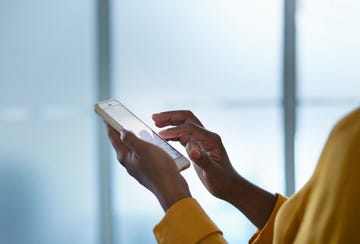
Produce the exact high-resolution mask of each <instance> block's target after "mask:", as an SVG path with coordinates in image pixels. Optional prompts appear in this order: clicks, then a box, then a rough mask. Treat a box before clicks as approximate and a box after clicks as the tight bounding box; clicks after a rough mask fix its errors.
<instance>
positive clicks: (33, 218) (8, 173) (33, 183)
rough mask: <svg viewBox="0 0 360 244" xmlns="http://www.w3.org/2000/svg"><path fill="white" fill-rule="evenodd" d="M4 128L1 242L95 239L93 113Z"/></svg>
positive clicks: (0, 170) (0, 151)
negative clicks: (91, 115)
mask: <svg viewBox="0 0 360 244" xmlns="http://www.w3.org/2000/svg"><path fill="white" fill-rule="evenodd" d="M0 128H1V129H0V134H1V138H2V140H0V227H1V228H0V242H1V243H14V244H20V243H44V244H45V243H59V244H60V243H96V240H97V233H98V232H97V227H98V226H97V224H96V223H97V201H96V197H97V194H96V189H97V186H96V184H95V179H96V177H95V176H96V172H95V169H96V168H95V165H96V161H95V160H96V153H95V151H94V149H95V145H94V141H95V138H94V133H92V132H93V131H94V124H93V120H92V119H91V117H90V116H88V117H83V118H73V119H63V120H36V119H35V120H26V121H17V122H0ZM5 138H6V139H5Z"/></svg>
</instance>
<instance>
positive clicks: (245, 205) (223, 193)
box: [153, 111, 276, 229]
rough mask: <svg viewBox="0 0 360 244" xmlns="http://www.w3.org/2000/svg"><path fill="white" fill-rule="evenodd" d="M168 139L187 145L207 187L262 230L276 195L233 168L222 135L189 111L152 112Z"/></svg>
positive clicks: (161, 132) (161, 133)
mask: <svg viewBox="0 0 360 244" xmlns="http://www.w3.org/2000/svg"><path fill="white" fill-rule="evenodd" d="M153 120H154V121H155V124H156V125H157V126H158V127H165V126H174V127H171V128H168V129H166V130H163V131H160V133H159V134H160V135H161V136H162V137H163V138H165V139H166V140H173V141H179V142H180V143H181V144H182V145H183V146H186V149H187V152H188V154H189V156H190V158H191V160H192V161H193V162H194V163H195V164H194V167H195V169H196V172H197V174H198V176H199V177H200V179H201V181H202V182H203V184H204V185H205V187H206V188H207V189H208V190H209V192H211V193H212V194H213V195H214V196H216V197H218V198H220V199H223V200H225V201H227V202H229V203H231V204H233V205H234V206H235V207H236V208H238V209H239V210H240V211H241V212H242V213H243V214H244V215H245V216H246V217H247V218H248V219H249V220H250V221H251V222H252V223H253V224H254V225H255V226H256V227H258V228H259V229H261V228H262V227H263V226H264V225H265V223H266V221H267V219H268V218H269V216H270V214H271V212H272V210H273V208H274V206H275V203H276V196H275V195H274V194H271V193H269V192H267V191H265V190H263V189H261V188H259V187H258V186H256V185H254V184H252V183H250V182H249V181H247V180H246V179H245V178H243V177H242V176H240V175H239V174H238V173H237V172H236V171H235V169H234V168H233V167H232V165H231V163H230V160H229V158H228V155H227V153H226V151H225V148H224V146H223V144H222V142H221V138H220V137H219V136H218V135H217V134H215V133H213V132H210V131H208V130H206V129H205V128H204V127H203V126H202V124H201V122H200V121H199V119H198V118H196V117H195V116H194V115H193V113H191V112H190V111H170V112H163V113H159V114H154V115H153Z"/></svg>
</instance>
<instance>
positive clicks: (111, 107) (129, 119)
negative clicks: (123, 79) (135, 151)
mask: <svg viewBox="0 0 360 244" xmlns="http://www.w3.org/2000/svg"><path fill="white" fill-rule="evenodd" d="M94 107H95V112H96V113H97V114H98V115H100V116H101V117H102V118H103V119H104V120H105V121H106V122H107V123H108V124H110V125H111V126H112V127H114V129H116V130H117V131H119V132H120V131H121V130H123V129H124V128H125V129H127V130H129V131H131V132H133V133H134V134H135V135H137V136H138V137H139V138H141V139H143V140H145V141H147V142H150V143H152V144H154V145H156V146H158V147H161V148H162V149H163V150H165V151H166V152H167V153H168V154H169V155H170V156H171V158H172V159H174V160H175V162H176V166H177V167H178V169H179V170H184V169H186V168H188V167H189V166H190V161H189V160H188V159H187V158H186V157H185V156H183V155H182V154H181V153H180V152H179V151H177V150H176V149H175V148H174V147H172V146H171V145H170V144H169V143H168V142H167V141H166V140H164V139H162V138H161V137H160V136H159V135H158V134H156V133H155V132H154V131H153V130H152V129H151V128H150V127H149V126H147V125H146V124H145V123H144V122H142V121H141V120H140V119H139V118H138V117H137V116H136V115H135V114H133V113H132V112H131V111H130V110H129V109H127V108H126V107H125V106H124V105H123V104H121V103H120V102H119V101H117V100H115V99H111V100H106V101H101V102H98V103H96V104H95V106H94Z"/></svg>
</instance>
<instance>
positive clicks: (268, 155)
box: [112, 0, 283, 243]
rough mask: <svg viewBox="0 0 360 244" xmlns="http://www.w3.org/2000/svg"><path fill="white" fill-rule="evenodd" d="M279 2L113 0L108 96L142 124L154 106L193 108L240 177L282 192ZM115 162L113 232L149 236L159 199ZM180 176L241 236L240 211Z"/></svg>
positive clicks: (244, 236)
mask: <svg viewBox="0 0 360 244" xmlns="http://www.w3.org/2000/svg"><path fill="white" fill-rule="evenodd" d="M281 4H282V1H278V0H271V1H264V0H255V1H233V0H225V1H221V2H219V1H204V0H196V1H189V0H185V1H177V2H174V1H170V2H169V1H164V0H158V1H144V0H135V1H124V0H122V1H113V13H112V24H113V32H112V33H113V40H112V43H113V65H114V67H113V70H114V74H113V81H114V91H115V93H114V94H115V96H118V97H119V99H120V100H121V101H122V102H123V103H124V104H125V105H128V107H129V108H130V109H132V110H133V111H134V112H135V113H136V114H137V115H138V116H139V117H141V118H142V119H143V120H144V121H145V122H147V123H149V124H150V125H153V122H152V121H151V113H153V112H159V111H162V110H174V109H191V110H193V111H194V112H195V113H196V114H197V115H198V116H199V118H201V120H202V121H203V122H204V124H205V125H206V126H207V128H208V129H210V130H213V131H215V132H217V133H219V134H220V135H221V136H222V138H223V141H224V144H225V145H226V148H227V150H228V153H229V155H230V156H231V159H232V162H233V164H234V166H235V167H236V168H237V169H238V170H239V171H240V172H241V173H242V174H243V175H244V176H245V177H247V178H249V179H250V180H253V181H254V182H255V183H257V184H260V185H261V186H263V187H265V188H267V189H269V190H270V191H276V192H278V191H280V192H281V191H282V190H283V147H282V129H281V113H280V111H281V107H280V106H279V104H280V103H279V101H280V96H281V89H280V84H281V83H280V75H279V71H280V70H281V67H280V64H281V62H280V57H281V55H280V54H281V53H280V47H281V45H280V43H281V42H280V41H281V29H282V28H281V23H280V21H281V17H282V14H281V9H282V6H281ZM234 135H236V139H235V137H234ZM178 148H179V147H178ZM180 150H181V151H183V152H184V150H183V149H180ZM115 168H116V169H115V170H114V171H115V172H116V173H115V177H114V178H115V180H114V188H113V190H114V195H115V197H114V199H115V200H114V201H115V202H114V205H115V212H116V217H117V220H116V223H117V224H118V226H115V229H116V230H118V229H120V230H121V231H120V232H116V231H115V235H117V237H116V240H117V241H118V243H134V241H136V240H144V241H142V242H146V243H151V241H152V242H154V241H155V240H154V237H153V234H152V228H153V226H154V224H156V223H157V222H158V221H159V220H160V219H161V217H162V216H163V213H162V211H161V207H160V205H159V204H158V203H157V201H156V199H155V198H154V197H153V196H152V195H151V194H150V193H149V192H147V191H146V190H145V189H142V187H141V186H138V183H137V182H136V181H134V180H132V179H130V177H129V176H128V175H127V174H126V173H125V172H124V170H122V169H119V167H116V166H115ZM269 172H271V173H270V174H269ZM183 174H184V175H185V177H186V179H187V181H188V182H189V184H190V186H191V189H192V194H193V195H194V196H195V197H196V198H197V199H198V200H199V202H200V203H201V205H202V206H203V207H204V208H205V210H206V211H207V212H208V213H209V215H210V216H211V217H212V218H213V220H214V221H215V222H216V223H217V224H218V225H219V227H220V228H221V229H222V230H223V231H224V233H225V238H226V239H227V240H228V241H229V242H230V243H245V242H247V241H248V239H249V238H250V236H251V234H252V233H253V231H254V227H253V226H251V224H250V223H249V222H248V221H247V220H246V219H245V218H244V217H243V215H242V214H241V213H240V212H238V211H237V210H236V209H234V208H233V207H232V206H230V205H229V204H226V203H224V202H221V201H219V200H216V199H214V197H212V196H210V194H209V193H208V192H207V191H206V190H205V188H204V187H203V186H202V184H201V183H200V181H199V180H198V178H197V176H196V175H195V173H194V170H193V169H188V170H186V171H185V172H184V173H183ZM144 202H146V208H145V207H144ZM140 230H141V231H140Z"/></svg>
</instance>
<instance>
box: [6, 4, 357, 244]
mask: <svg viewBox="0 0 360 244" xmlns="http://www.w3.org/2000/svg"><path fill="white" fill-rule="evenodd" d="M359 11H360V2H359V1H357V0H342V1H340V0H299V1H297V2H295V0H290V1H286V0H283V1H280V0H236V1H235V0H223V1H209V0H207V1H205V0H192V1H190V0H182V1H165V0H153V1H145V0H131V1H129V0H92V1H86V0H79V1H69V0H63V1H45V0H34V1H24V0H11V1H9V0H2V1H1V2H0V102H1V103H0V243H14V244H18V243H109V244H112V243H155V242H156V241H155V239H154V237H153V234H152V228H153V226H154V225H155V224H156V223H158V222H159V221H160V219H161V218H162V216H163V211H162V209H161V207H160V205H159V204H158V202H157V200H156V199H155V197H153V196H152V195H151V194H150V192H148V191H147V190H145V189H143V188H142V187H141V186H139V185H138V183H137V182H136V181H135V180H133V179H131V178H130V177H129V176H128V175H127V174H126V172H125V171H124V170H123V169H122V168H121V167H120V166H119V164H118V163H117V162H116V160H115V156H114V154H113V152H112V150H111V147H110V144H109V142H108V141H107V138H106V135H105V131H104V127H103V124H102V122H101V120H100V119H99V118H98V117H97V116H96V115H95V114H94V112H93V104H94V103H95V102H97V101H99V100H103V99H107V98H112V97H116V98H118V99H119V100H120V101H122V102H123V103H124V104H125V105H127V106H128V107H129V108H130V109H131V110H133V111H134V112H135V113H136V114H137V115H138V116H139V117H141V118H142V119H143V120H144V121H145V122H147V123H148V124H149V125H151V126H153V123H152V121H151V114H152V113H154V112H160V111H163V110H169V109H170V110H173V109H190V110H192V111H193V112H194V113H195V114H196V115H197V116H198V117H199V118H200V120H201V121H202V122H203V124H204V125H205V126H206V127H207V128H208V129H209V130H212V131H214V132H217V133H218V134H219V135H221V137H222V139H223V142H224V145H225V147H226V148H227V150H228V153H229V156H230V158H231V160H232V163H233V164H234V166H235V168H236V169H237V170H238V171H239V172H240V173H241V174H242V175H244V176H245V177H247V178H248V179H250V180H251V181H253V182H254V183H256V184H258V185H260V186H262V187H265V188H266V189H268V190H269V191H272V192H279V193H282V194H287V195H291V194H292V193H293V192H294V191H296V190H298V189H299V188H300V187H301V186H302V185H303V184H304V183H305V182H306V180H307V179H308V178H309V177H310V175H311V173H312V171H313V168H314V166H315V164H316V161H317V159H318V157H319V154H320V152H321V149H322V147H323V145H324V143H325V141H326V138H327V135H328V134H329V132H330V130H331V128H332V126H333V125H334V123H335V122H336V121H337V120H338V119H339V118H341V117H342V116H344V115H345V114H346V113H348V112H350V111H351V110H352V109H354V108H356V107H358V106H359V104H360V94H359V92H360V73H359V68H360V67H359V64H360V45H359V43H360V29H359V28H358V26H359V25H360V17H359V14H358V13H359ZM153 128H154V126H153ZM154 129H155V130H157V129H156V128H154ZM173 145H175V147H177V148H178V149H179V150H181V151H182V152H184V150H183V149H182V148H181V147H179V145H177V144H173ZM183 175H184V176H185V177H186V179H187V181H188V182H189V184H190V187H191V191H192V194H193V196H194V197H195V198H196V199H198V201H199V202H200V204H201V205H202V206H203V208H204V209H205V210H206V211H207V212H208V214H209V215H210V216H211V218H212V219H213V220H214V221H215V223H216V224H217V225H218V226H219V227H220V229H222V230H223V232H224V236H225V238H226V239H227V240H228V242H229V243H246V242H247V240H248V239H249V238H250V237H251V235H252V233H253V232H254V231H255V228H254V227H253V226H252V225H251V224H250V223H249V222H248V221H247V220H246V219H245V217H244V216H243V215H242V214H241V213H240V212H238V211H237V210H236V209H235V208H234V207H232V206H231V205H229V204H227V203H225V202H222V201H220V200H218V199H214V198H213V197H212V196H211V195H210V194H209V193H208V192H207V191H206V190H205V188H204V187H203V186H202V185H201V183H200V181H199V180H198V179H197V177H196V175H195V173H194V170H193V168H190V169H187V170H186V171H184V172H183Z"/></svg>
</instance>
